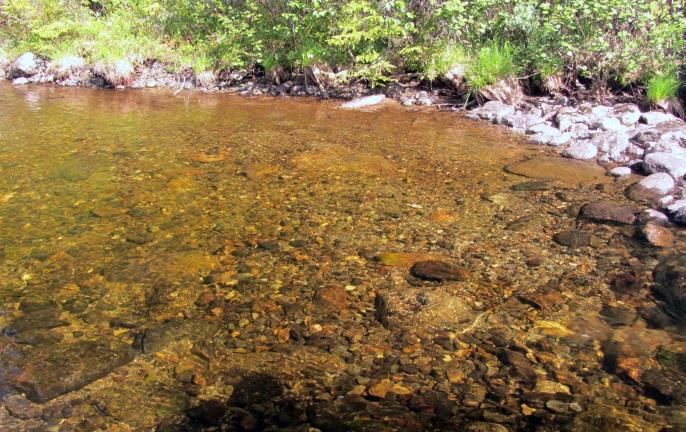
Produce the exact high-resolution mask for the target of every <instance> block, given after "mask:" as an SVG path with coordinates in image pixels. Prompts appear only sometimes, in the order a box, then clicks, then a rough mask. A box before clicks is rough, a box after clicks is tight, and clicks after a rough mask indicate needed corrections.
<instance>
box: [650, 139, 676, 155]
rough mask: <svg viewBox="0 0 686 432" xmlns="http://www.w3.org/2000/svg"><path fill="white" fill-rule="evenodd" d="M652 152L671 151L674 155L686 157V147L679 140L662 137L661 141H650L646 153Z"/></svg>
mask: <svg viewBox="0 0 686 432" xmlns="http://www.w3.org/2000/svg"><path fill="white" fill-rule="evenodd" d="M650 153H669V154H673V155H674V156H679V157H686V149H685V148H683V147H682V146H681V143H680V142H679V141H675V140H671V139H664V138H661V139H660V140H659V141H657V142H654V143H650V144H649V145H648V147H646V148H645V151H644V155H648V154H650Z"/></svg>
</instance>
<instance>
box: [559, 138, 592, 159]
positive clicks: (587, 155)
mask: <svg viewBox="0 0 686 432" xmlns="http://www.w3.org/2000/svg"><path fill="white" fill-rule="evenodd" d="M562 155H563V156H566V157H570V158H572V159H580V160H586V159H593V158H594V157H596V156H597V155H598V148H597V147H596V146H594V145H593V144H591V143H590V142H588V141H575V142H573V143H572V144H570V145H569V147H567V149H566V150H565V151H564V152H563V153H562Z"/></svg>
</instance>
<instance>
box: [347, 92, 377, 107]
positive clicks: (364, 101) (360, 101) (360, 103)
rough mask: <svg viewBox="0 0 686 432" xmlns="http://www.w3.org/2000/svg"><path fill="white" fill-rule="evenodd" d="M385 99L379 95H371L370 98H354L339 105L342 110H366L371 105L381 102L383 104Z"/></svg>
mask: <svg viewBox="0 0 686 432" xmlns="http://www.w3.org/2000/svg"><path fill="white" fill-rule="evenodd" d="M385 99H386V96H384V95H382V94H380V95H372V96H365V97H361V98H356V99H353V100H350V101H348V102H345V103H344V104H342V105H341V108H344V109H360V108H367V107H370V106H372V105H378V104H380V103H381V102H383V101H384V100H385Z"/></svg>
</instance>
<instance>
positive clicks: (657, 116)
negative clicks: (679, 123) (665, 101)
mask: <svg viewBox="0 0 686 432" xmlns="http://www.w3.org/2000/svg"><path fill="white" fill-rule="evenodd" d="M674 120H678V119H677V118H676V117H674V116H673V115H671V114H667V113H663V112H662V111H649V112H646V113H643V114H641V119H640V121H641V123H645V124H647V125H658V124H660V123H665V122H668V121H674Z"/></svg>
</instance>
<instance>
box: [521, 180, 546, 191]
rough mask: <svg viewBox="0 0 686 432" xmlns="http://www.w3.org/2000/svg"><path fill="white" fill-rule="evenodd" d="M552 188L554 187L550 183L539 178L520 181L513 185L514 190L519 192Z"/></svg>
mask: <svg viewBox="0 0 686 432" xmlns="http://www.w3.org/2000/svg"><path fill="white" fill-rule="evenodd" d="M550 189H552V187H551V186H550V183H548V182H545V181H538V180H534V181H528V182H523V183H518V184H516V185H514V186H512V190H514V191H518V192H533V191H546V190H550Z"/></svg>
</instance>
